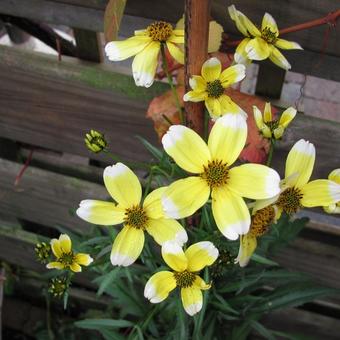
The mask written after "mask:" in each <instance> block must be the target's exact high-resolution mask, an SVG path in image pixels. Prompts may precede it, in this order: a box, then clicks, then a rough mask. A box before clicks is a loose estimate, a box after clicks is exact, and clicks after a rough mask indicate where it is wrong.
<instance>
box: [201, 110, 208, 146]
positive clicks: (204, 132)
mask: <svg viewBox="0 0 340 340" xmlns="http://www.w3.org/2000/svg"><path fill="white" fill-rule="evenodd" d="M209 117H210V115H209V113H208V112H207V110H204V131H203V134H204V135H203V138H204V140H205V141H206V142H208V135H209Z"/></svg>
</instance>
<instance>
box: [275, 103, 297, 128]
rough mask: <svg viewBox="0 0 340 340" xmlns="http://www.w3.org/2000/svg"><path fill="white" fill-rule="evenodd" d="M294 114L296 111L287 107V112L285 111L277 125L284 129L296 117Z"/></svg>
mask: <svg viewBox="0 0 340 340" xmlns="http://www.w3.org/2000/svg"><path fill="white" fill-rule="evenodd" d="M296 112H297V111H296V109H294V108H293V107H289V108H288V109H287V110H285V111H284V112H283V113H282V115H281V117H280V121H279V125H280V126H282V127H283V128H284V129H285V128H286V127H287V126H288V124H289V123H290V122H291V121H292V120H293V119H294V117H295V116H296Z"/></svg>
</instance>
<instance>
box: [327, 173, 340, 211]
mask: <svg viewBox="0 0 340 340" xmlns="http://www.w3.org/2000/svg"><path fill="white" fill-rule="evenodd" d="M328 179H329V180H330V181H333V182H334V183H337V184H340V169H335V170H333V171H332V172H331V173H330V174H329V175H328ZM324 210H325V211H326V212H327V213H329V214H340V200H339V201H337V202H334V203H332V204H330V205H328V206H326V207H324Z"/></svg>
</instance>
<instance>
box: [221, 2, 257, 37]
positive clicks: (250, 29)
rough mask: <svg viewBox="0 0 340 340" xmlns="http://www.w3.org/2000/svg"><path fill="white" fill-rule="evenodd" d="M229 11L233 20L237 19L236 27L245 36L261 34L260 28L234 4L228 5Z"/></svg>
mask: <svg viewBox="0 0 340 340" xmlns="http://www.w3.org/2000/svg"><path fill="white" fill-rule="evenodd" d="M228 12H229V15H230V17H231V19H232V20H233V21H235V24H236V27H237V28H238V30H239V31H240V32H241V33H242V34H243V35H244V36H247V37H249V36H260V35H261V32H260V31H259V29H258V28H257V27H256V26H255V25H254V24H253V23H252V22H251V21H250V20H249V19H248V18H247V17H246V16H245V15H244V14H243V13H241V12H240V11H238V10H237V9H236V7H235V6H234V5H232V6H229V7H228Z"/></svg>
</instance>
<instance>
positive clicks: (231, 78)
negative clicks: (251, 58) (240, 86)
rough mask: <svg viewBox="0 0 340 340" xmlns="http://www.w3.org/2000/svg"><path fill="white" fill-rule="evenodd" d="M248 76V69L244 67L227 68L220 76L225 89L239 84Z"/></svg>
mask: <svg viewBox="0 0 340 340" xmlns="http://www.w3.org/2000/svg"><path fill="white" fill-rule="evenodd" d="M245 76H246V68H245V66H244V65H240V64H238V65H234V66H230V67H228V68H226V69H225V70H223V72H222V73H221V75H220V81H221V83H222V86H223V87H224V88H226V87H228V86H230V85H232V84H235V83H237V82H238V81H240V80H242V79H244V78H245Z"/></svg>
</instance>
